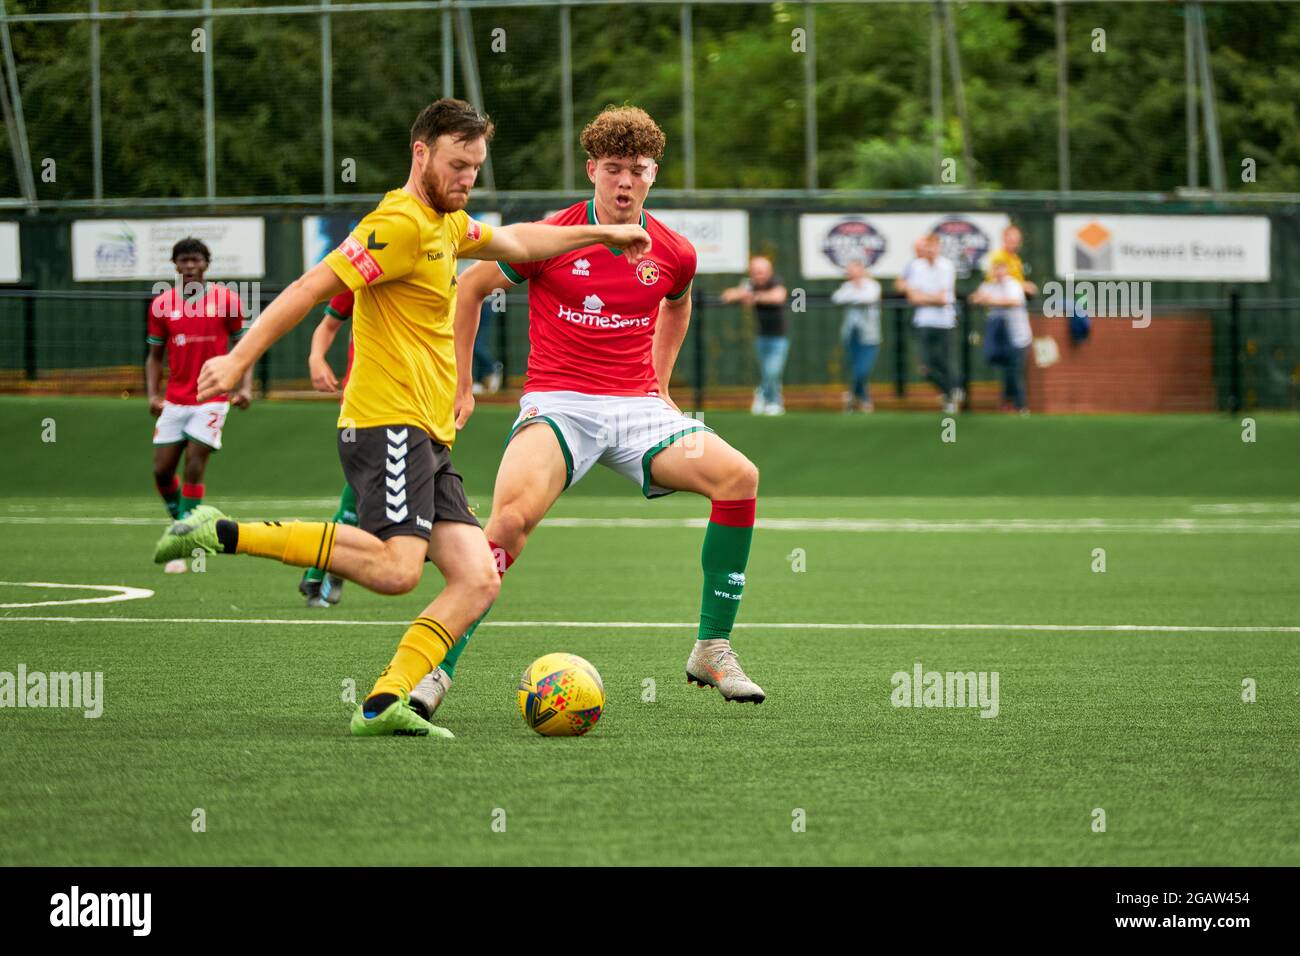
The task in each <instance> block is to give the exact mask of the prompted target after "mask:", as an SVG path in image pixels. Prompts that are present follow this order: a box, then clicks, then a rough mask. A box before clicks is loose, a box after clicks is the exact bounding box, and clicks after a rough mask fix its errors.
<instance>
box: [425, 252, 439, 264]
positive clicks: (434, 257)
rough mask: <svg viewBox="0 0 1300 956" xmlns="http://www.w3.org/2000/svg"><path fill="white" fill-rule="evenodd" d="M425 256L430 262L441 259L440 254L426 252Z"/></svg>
mask: <svg viewBox="0 0 1300 956" xmlns="http://www.w3.org/2000/svg"><path fill="white" fill-rule="evenodd" d="M425 255H426V256H428V257H429V261H430V262H437V261H438V260H439V259H441V258H442V253H441V252H426V253H425Z"/></svg>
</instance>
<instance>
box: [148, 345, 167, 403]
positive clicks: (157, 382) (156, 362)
mask: <svg viewBox="0 0 1300 956" xmlns="http://www.w3.org/2000/svg"><path fill="white" fill-rule="evenodd" d="M163 354H164V353H163V346H161V345H154V344H152V343H150V345H149V356H148V358H146V359H145V360H144V384H145V388H146V390H147V391H148V393H149V414H150V415H152V416H153V417H154V418H157V417H158V416H159V415H161V414H162V407H163V386H162V380H163Z"/></svg>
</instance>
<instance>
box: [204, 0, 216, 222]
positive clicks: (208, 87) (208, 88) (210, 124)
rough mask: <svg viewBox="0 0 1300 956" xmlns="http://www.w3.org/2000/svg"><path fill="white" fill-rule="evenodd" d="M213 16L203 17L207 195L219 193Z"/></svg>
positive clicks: (207, 0)
mask: <svg viewBox="0 0 1300 956" xmlns="http://www.w3.org/2000/svg"><path fill="white" fill-rule="evenodd" d="M203 11H204V12H205V13H211V12H212V0H203ZM213 42H214V38H213V36H212V17H210V16H209V17H204V18H203V144H204V149H203V153H204V166H205V168H206V169H205V172H206V174H205V177H204V178H205V180H206V183H207V197H208V198H209V199H212V198H213V197H215V196H216V195H217V120H216V104H215V103H214V102H213V95H214V94H213V82H212V46H213Z"/></svg>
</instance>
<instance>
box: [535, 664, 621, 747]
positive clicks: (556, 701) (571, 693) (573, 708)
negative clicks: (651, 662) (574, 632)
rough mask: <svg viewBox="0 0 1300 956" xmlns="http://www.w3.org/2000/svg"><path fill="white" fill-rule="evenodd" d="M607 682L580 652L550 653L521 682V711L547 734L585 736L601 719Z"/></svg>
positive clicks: (540, 732)
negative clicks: (579, 654) (603, 680)
mask: <svg viewBox="0 0 1300 956" xmlns="http://www.w3.org/2000/svg"><path fill="white" fill-rule="evenodd" d="M604 709H605V685H604V683H603V682H602V681H601V679H600V674H599V673H597V671H596V668H594V667H592V666H591V664H589V663H588V662H587V661H585V660H583V659H582V658H581V657H579V656H578V655H577V654H547V655H546V656H545V657H539V658H537V660H535V661H533V662H532V663H531V664H529V665H528V668H527V669H526V670H525V671H524V676H523V678H522V679H521V680H520V681H519V713H521V714H523V715H524V723H526V724H527V725H528V726H529V727H531V728H533V730H535V731H537V732H538V733H539V734H542V735H543V736H545V737H581V736H582V735H583V734H585V733H586V732H587V731H589V730H591V728H592V727H594V726H596V721H598V720H600V714H601V711H603V710H604Z"/></svg>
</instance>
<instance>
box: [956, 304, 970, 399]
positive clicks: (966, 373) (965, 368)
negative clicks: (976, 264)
mask: <svg viewBox="0 0 1300 956" xmlns="http://www.w3.org/2000/svg"><path fill="white" fill-rule="evenodd" d="M957 301H958V302H959V303H960V306H961V307H960V308H959V309H958V310H957V329H958V333H959V334H960V335H961V410H962V411H963V412H969V411H970V306H969V305H968V304H967V302H966V297H965V296H962V297H961V298H959V299H958V300H957Z"/></svg>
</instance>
